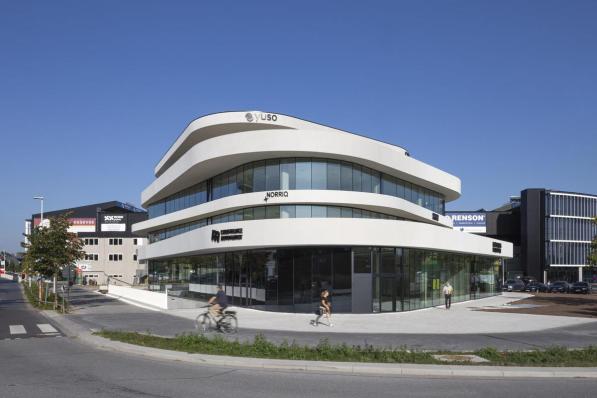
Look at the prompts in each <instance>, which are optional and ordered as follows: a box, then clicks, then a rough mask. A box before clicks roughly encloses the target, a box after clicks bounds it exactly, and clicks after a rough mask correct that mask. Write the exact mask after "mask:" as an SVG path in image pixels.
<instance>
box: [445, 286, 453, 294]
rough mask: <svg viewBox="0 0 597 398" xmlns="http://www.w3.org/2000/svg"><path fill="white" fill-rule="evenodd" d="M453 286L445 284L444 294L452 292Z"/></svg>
mask: <svg viewBox="0 0 597 398" xmlns="http://www.w3.org/2000/svg"><path fill="white" fill-rule="evenodd" d="M452 290H453V289H452V286H450V285H446V286H444V294H452Z"/></svg>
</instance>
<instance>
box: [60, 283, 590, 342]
mask: <svg viewBox="0 0 597 398" xmlns="http://www.w3.org/2000/svg"><path fill="white" fill-rule="evenodd" d="M71 297H72V303H73V305H74V306H75V307H76V308H77V310H76V311H75V312H74V313H73V314H71V315H68V317H69V318H70V319H71V320H73V321H75V322H77V323H79V324H81V325H84V326H86V327H88V328H90V329H97V330H101V329H107V330H128V331H138V332H142V333H146V332H150V333H152V334H155V335H160V336H174V335H178V334H183V333H193V332H195V326H194V323H193V322H192V321H190V320H188V319H185V318H180V317H176V316H172V315H168V314H165V313H163V312H156V311H151V310H146V309H143V308H139V307H135V306H132V305H129V304H126V303H123V302H121V301H119V300H116V299H113V298H111V297H108V296H104V295H99V294H97V293H94V292H91V291H87V290H84V289H81V288H75V289H74V290H73V292H72V296H71ZM197 311H198V313H199V310H197ZM531 321H532V316H529V322H531ZM325 328H326V326H323V325H322V326H320V327H319V329H320V330H318V332H319V333H309V332H297V331H294V332H289V331H276V330H254V329H244V328H242V318H241V319H239V332H238V334H235V335H232V336H225V337H226V338H231V339H240V340H252V339H253V338H254V337H255V336H256V335H257V334H262V335H264V336H265V337H266V338H267V339H268V340H270V341H273V342H278V343H281V342H282V341H284V340H286V341H288V342H292V341H295V342H296V343H298V344H308V345H316V344H318V343H319V342H320V341H321V339H324V338H326V339H328V340H329V342H331V343H337V344H339V343H346V344H348V345H366V344H369V345H375V346H381V347H388V346H393V347H401V346H405V347H409V348H411V349H420V350H448V351H474V350H477V349H480V348H484V347H494V348H496V349H499V350H529V349H537V348H546V347H550V346H554V345H559V346H566V347H576V348H579V347H586V346H589V345H597V322H593V323H589V324H585V325H577V326H571V327H562V328H554V329H548V330H544V331H539V332H526V333H494V334H441V335H439V334H387V333H385V334H384V333H370V334H359V333H338V332H336V333H325V332H323V333H322V330H321V329H323V330H325Z"/></svg>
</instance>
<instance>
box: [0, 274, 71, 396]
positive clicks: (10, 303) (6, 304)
mask: <svg viewBox="0 0 597 398" xmlns="http://www.w3.org/2000/svg"><path fill="white" fill-rule="evenodd" d="M0 315H1V316H0V340H3V339H8V340H12V339H28V338H49V337H57V336H63V335H62V334H61V333H59V332H58V329H57V327H56V325H54V324H53V323H52V322H51V321H49V320H48V319H46V318H45V317H44V316H42V315H41V314H40V313H39V312H38V311H36V310H35V309H34V308H33V307H31V306H30V305H29V304H28V303H27V302H26V301H25V298H24V297H23V295H22V293H21V290H20V288H19V286H18V284H17V283H16V282H11V281H8V280H5V279H0ZM0 396H1V395H0Z"/></svg>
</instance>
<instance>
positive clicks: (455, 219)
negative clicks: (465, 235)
mask: <svg viewBox="0 0 597 398" xmlns="http://www.w3.org/2000/svg"><path fill="white" fill-rule="evenodd" d="M446 216H448V217H450V219H451V220H452V225H453V227H454V229H456V230H458V231H462V232H471V233H477V234H484V233H486V232H487V214H485V213H482V212H462V211H453V212H450V211H447V212H446Z"/></svg>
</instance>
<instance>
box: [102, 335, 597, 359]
mask: <svg viewBox="0 0 597 398" xmlns="http://www.w3.org/2000/svg"><path fill="white" fill-rule="evenodd" d="M95 334H97V335H99V336H102V337H105V338H108V339H110V340H115V341H120V342H124V343H129V344H135V345H140V346H144V347H152V348H160V349H164V350H173V351H182V352H187V353H193V354H210V355H228V356H236V357H251V358H268V359H292V360H310V361H337V362H368V363H412V364H446V363H445V362H441V361H438V360H436V359H435V358H433V354H451V355H461V354H470V352H469V353H462V352H444V351H442V352H423V351H413V350H409V349H407V348H406V347H398V348H392V347H388V348H378V347H374V346H370V345H365V346H358V345H357V346H349V345H347V344H330V343H329V341H328V340H327V339H322V340H321V341H320V342H319V344H317V345H316V346H303V345H298V344H296V343H295V342H292V343H288V342H283V343H281V344H275V343H272V342H269V341H267V340H266V339H265V338H264V337H263V336H262V335H257V336H255V339H254V340H253V341H238V340H237V341H229V340H226V339H224V338H222V337H221V336H215V337H208V336H205V335H202V334H187V335H181V336H176V337H173V338H169V337H159V336H153V335H148V334H141V333H135V332H122V331H108V330H102V331H99V332H97V333H95ZM474 354H475V355H478V356H480V357H482V358H485V359H487V360H489V361H490V362H489V363H487V365H503V366H538V367H545V366H553V367H571V366H573V367H588V366H597V346H590V347H587V348H584V349H580V350H568V349H566V348H565V347H550V348H547V349H545V350H536V351H508V352H500V351H497V350H495V349H494V348H484V349H481V350H478V351H475V352H474ZM447 364H450V363H447ZM451 364H453V363H451ZM459 364H470V363H469V362H459Z"/></svg>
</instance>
